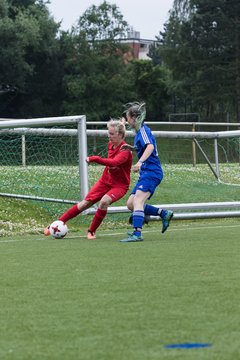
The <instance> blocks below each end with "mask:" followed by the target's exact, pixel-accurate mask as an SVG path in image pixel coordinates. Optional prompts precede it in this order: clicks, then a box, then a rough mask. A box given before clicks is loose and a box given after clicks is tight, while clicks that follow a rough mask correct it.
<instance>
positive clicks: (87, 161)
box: [86, 156, 90, 164]
mask: <svg viewBox="0 0 240 360" xmlns="http://www.w3.org/2000/svg"><path fill="white" fill-rule="evenodd" d="M86 163H88V164H90V161H89V156H88V157H87V158H86Z"/></svg>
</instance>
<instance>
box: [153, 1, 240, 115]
mask: <svg viewBox="0 0 240 360" xmlns="http://www.w3.org/2000/svg"><path fill="white" fill-rule="evenodd" d="M179 9H180V10H181V11H180V10H179ZM239 26H240V3H239V1H238V0H214V1H213V0H209V1H208V2H206V1H203V0H190V1H187V0H183V1H180V0H179V1H177V0H176V1H175V7H174V8H173V10H172V12H171V16H170V18H169V21H168V23H167V24H166V25H165V33H162V34H161V37H160V38H159V40H160V41H161V42H162V44H161V46H159V48H158V51H159V52H160V57H161V59H163V60H164V62H165V64H166V65H167V66H168V67H169V68H170V69H171V71H172V76H173V81H174V82H176V86H175V90H177V91H178V95H179V94H181V96H182V97H184V98H185V102H186V101H188V103H189V104H190V103H191V106H193V103H194V106H195V108H197V109H199V108H202V109H204V111H205V116H206V117H213V115H214V114H215V113H217V112H218V109H219V107H221V108H223V109H225V111H229V110H231V111H233V109H234V108H235V109H236V108H237V119H238V121H239V119H240V77H239V73H240V72H239V63H240V57H239V36H240V31H239V30H240V27H239Z"/></svg>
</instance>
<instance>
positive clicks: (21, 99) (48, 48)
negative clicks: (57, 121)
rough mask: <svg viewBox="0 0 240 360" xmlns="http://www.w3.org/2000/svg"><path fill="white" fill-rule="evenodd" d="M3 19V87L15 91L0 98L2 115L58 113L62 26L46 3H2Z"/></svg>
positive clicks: (0, 34)
mask: <svg viewBox="0 0 240 360" xmlns="http://www.w3.org/2000/svg"><path fill="white" fill-rule="evenodd" d="M0 16H1V18H0V43H1V47H0V69H1V70H0V84H2V87H4V88H6V87H7V88H10V89H14V93H13V92H12V93H9V92H7V93H6V94H5V95H4V98H2V97H1V98H0V100H2V101H1V103H0V111H1V115H2V116H9V117H18V116H20V117H31V116H46V115H52V114H56V110H57V109H58V108H59V106H57V105H56V99H57V94H58V91H59V90H58V89H59V88H60V87H61V84H60V82H59V76H58V75H59V73H58V67H59V66H60V65H59V64H60V61H59V57H60V54H59V44H58V43H59V41H58V39H57V36H56V35H57V32H58V29H59V24H57V23H55V22H54V21H53V19H52V18H51V17H50V15H49V12H48V9H47V7H46V4H45V2H44V1H35V0H28V1H27V0H25V1H16V0H12V1H10V0H1V1H0ZM13 95H14V96H13Z"/></svg>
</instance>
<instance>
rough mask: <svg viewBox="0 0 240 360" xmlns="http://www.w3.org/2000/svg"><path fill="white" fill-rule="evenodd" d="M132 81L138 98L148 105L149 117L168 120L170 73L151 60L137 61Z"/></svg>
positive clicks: (133, 66) (133, 69)
mask: <svg viewBox="0 0 240 360" xmlns="http://www.w3.org/2000/svg"><path fill="white" fill-rule="evenodd" d="M130 66H131V68H132V69H131V71H132V73H133V77H132V81H133V84H134V88H135V91H136V95H137V98H138V99H140V100H143V101H145V102H146V103H147V117H148V119H151V120H156V121H162V120H165V118H166V112H167V104H168V102H169V100H170V96H169V93H168V77H169V74H168V71H167V70H166V69H165V68H164V67H163V66H161V65H159V64H157V65H154V64H153V62H151V61H149V60H135V61H133V62H132V63H131V64H130Z"/></svg>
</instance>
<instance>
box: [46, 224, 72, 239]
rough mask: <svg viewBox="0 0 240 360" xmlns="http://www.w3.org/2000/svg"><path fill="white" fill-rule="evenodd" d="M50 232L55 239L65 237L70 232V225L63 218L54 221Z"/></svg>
mask: <svg viewBox="0 0 240 360" xmlns="http://www.w3.org/2000/svg"><path fill="white" fill-rule="evenodd" d="M49 231H50V234H51V235H52V237H53V238H55V239H63V238H64V236H66V235H67V233H68V227H67V225H66V224H64V222H63V221H61V220H56V221H54V222H53V223H52V224H51V225H50V227H49Z"/></svg>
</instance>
